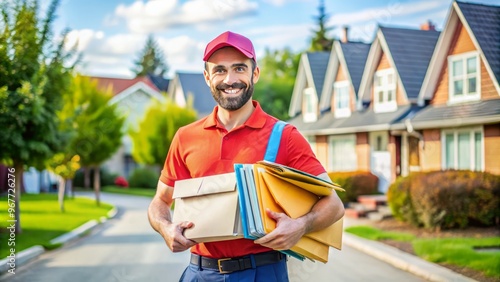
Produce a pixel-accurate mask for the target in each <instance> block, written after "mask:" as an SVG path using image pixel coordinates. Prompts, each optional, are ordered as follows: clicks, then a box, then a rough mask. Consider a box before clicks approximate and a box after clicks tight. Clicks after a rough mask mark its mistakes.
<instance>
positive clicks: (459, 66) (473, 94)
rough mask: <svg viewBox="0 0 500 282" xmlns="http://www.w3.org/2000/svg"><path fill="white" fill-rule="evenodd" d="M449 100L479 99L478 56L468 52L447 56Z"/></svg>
mask: <svg viewBox="0 0 500 282" xmlns="http://www.w3.org/2000/svg"><path fill="white" fill-rule="evenodd" d="M448 69H449V88H450V90H449V91H450V92H449V97H450V102H462V101H471V100H479V99H480V94H479V82H480V78H479V73H480V72H479V69H480V67H479V57H478V55H477V52H469V53H465V54H460V55H456V56H449V57H448Z"/></svg>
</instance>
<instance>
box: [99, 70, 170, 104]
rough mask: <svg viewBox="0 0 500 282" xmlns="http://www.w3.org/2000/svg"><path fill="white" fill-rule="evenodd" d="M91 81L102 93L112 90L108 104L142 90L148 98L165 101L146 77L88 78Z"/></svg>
mask: <svg viewBox="0 0 500 282" xmlns="http://www.w3.org/2000/svg"><path fill="white" fill-rule="evenodd" d="M90 79H91V80H95V81H97V88H99V89H102V90H103V91H106V90H108V89H109V88H111V89H112V92H113V98H111V100H110V101H109V102H110V103H112V104H113V103H116V102H119V101H121V100H123V99H126V98H127V97H128V96H129V95H132V94H133V93H135V92H137V91H139V90H142V91H144V93H146V94H147V95H149V96H150V97H154V98H155V99H158V100H159V101H162V100H163V99H165V97H164V96H163V95H162V94H161V93H160V90H159V89H158V87H156V85H155V84H154V83H153V82H152V81H151V79H149V77H147V76H140V77H136V78H112V77H95V76H93V77H90Z"/></svg>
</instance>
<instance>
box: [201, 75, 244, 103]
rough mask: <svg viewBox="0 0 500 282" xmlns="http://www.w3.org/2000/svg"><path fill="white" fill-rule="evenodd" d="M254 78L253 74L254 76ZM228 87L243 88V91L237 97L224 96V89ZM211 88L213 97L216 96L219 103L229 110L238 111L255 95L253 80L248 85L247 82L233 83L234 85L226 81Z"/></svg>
mask: <svg viewBox="0 0 500 282" xmlns="http://www.w3.org/2000/svg"><path fill="white" fill-rule="evenodd" d="M252 79H253V76H252ZM227 88H233V89H242V93H241V94H240V95H239V96H237V97H224V96H223V95H222V93H221V92H222V91H223V90H224V89H227ZM210 90H211V92H212V97H214V99H215V102H217V104H218V105H219V106H220V107H221V108H223V109H225V110H228V111H236V110H238V109H240V108H241V107H243V105H245V104H246V103H247V102H248V100H250V98H252V95H253V82H252V81H250V85H249V86H247V85H246V84H245V83H233V84H232V85H227V84H225V83H223V84H220V85H217V86H215V87H214V86H211V87H210Z"/></svg>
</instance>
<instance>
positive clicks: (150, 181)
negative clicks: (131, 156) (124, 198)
mask: <svg viewBox="0 0 500 282" xmlns="http://www.w3.org/2000/svg"><path fill="white" fill-rule="evenodd" d="M158 178H159V175H158V174H157V173H156V172H155V171H154V170H152V169H148V168H136V169H134V171H133V172H132V174H131V175H130V177H129V179H128V183H129V185H130V187H137V188H156V186H157V184H158Z"/></svg>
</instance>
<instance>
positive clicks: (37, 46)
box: [0, 0, 72, 233]
mask: <svg viewBox="0 0 500 282" xmlns="http://www.w3.org/2000/svg"><path fill="white" fill-rule="evenodd" d="M58 5H59V1H58V0H53V1H52V2H51V3H50V6H49V9H48V10H47V14H46V16H45V18H43V19H39V18H38V6H39V5H38V1H36V0H26V1H4V2H2V3H1V4H0V13H1V19H0V128H2V134H1V135H0V161H1V162H3V163H5V164H7V165H10V166H12V167H13V168H14V169H15V179H16V187H15V219H16V220H17V221H16V232H18V233H20V232H21V231H22V228H21V220H20V206H19V202H20V201H19V200H20V198H21V187H22V186H21V181H22V175H23V171H24V167H25V166H35V167H36V168H38V169H42V168H44V166H45V162H46V161H47V160H48V159H50V158H51V157H52V156H53V155H54V154H55V153H57V152H59V151H60V150H61V148H62V147H63V146H64V145H65V144H66V142H67V140H68V138H67V136H65V134H64V133H62V132H60V131H59V130H58V127H59V126H58V123H59V120H58V119H57V116H56V112H57V111H58V110H59V109H60V108H61V105H62V99H61V97H62V93H63V92H64V91H66V87H67V82H68V77H69V75H70V72H71V67H67V62H68V61H69V59H71V55H72V54H71V53H66V52H64V49H63V44H64V38H65V33H64V34H63V39H62V40H61V41H60V42H59V43H58V44H56V45H54V43H53V41H52V31H51V25H52V23H53V21H54V19H55V11H56V9H57V6H58Z"/></svg>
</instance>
